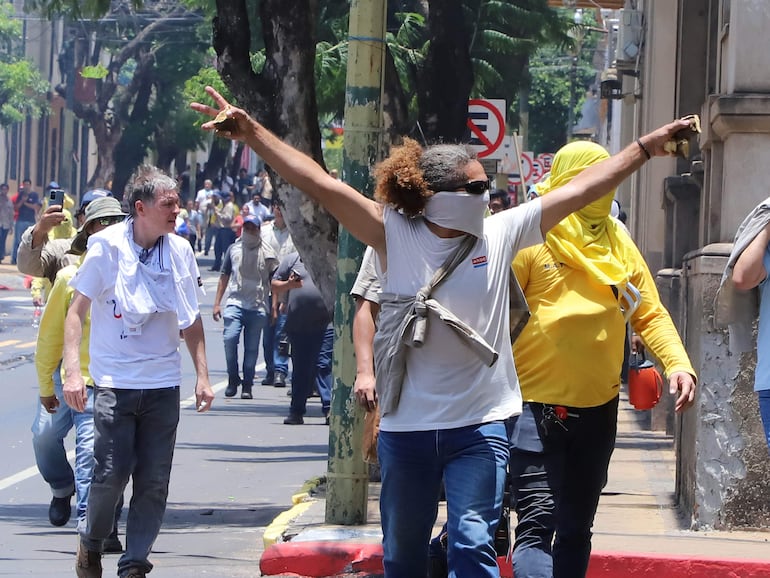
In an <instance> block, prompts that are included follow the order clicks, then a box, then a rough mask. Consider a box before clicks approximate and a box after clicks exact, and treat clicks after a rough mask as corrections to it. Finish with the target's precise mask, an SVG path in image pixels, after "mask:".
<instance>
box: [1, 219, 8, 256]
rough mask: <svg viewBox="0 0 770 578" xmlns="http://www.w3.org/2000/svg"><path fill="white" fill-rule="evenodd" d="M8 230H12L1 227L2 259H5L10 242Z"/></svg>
mask: <svg viewBox="0 0 770 578" xmlns="http://www.w3.org/2000/svg"><path fill="white" fill-rule="evenodd" d="M8 231H10V229H3V228H2V227H0V261H2V260H3V259H5V247H6V244H7V243H8Z"/></svg>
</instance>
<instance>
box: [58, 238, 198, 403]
mask: <svg viewBox="0 0 770 578" xmlns="http://www.w3.org/2000/svg"><path fill="white" fill-rule="evenodd" d="M100 234H101V233H96V235H100ZM168 238H169V241H170V242H171V250H174V251H177V252H178V253H180V254H181V256H182V258H183V259H184V262H185V263H186V264H187V266H188V270H189V271H190V273H191V275H192V276H193V279H199V278H200V273H199V271H198V265H197V263H196V262H195V255H194V254H193V252H192V248H191V247H190V243H188V242H187V241H184V240H183V239H181V238H178V237H175V236H174V235H169V236H168ZM177 240H179V241H180V242H179V243H177V242H176V241H177ZM135 247H136V246H135ZM117 257H118V250H117V247H114V246H110V245H107V244H103V243H95V244H92V245H91V246H90V247H89V249H88V253H86V257H85V259H84V260H83V264H82V265H81V267H80V269H78V271H77V273H76V274H75V276H74V277H73V279H72V281H70V285H71V286H72V287H74V288H75V289H76V290H77V291H80V292H81V293H82V294H83V295H85V296H86V297H88V298H89V299H90V300H91V338H90V348H89V355H90V358H91V362H90V364H89V366H88V368H89V372H90V373H91V377H92V378H93V380H94V383H95V384H96V385H98V386H101V387H114V388H119V389H159V388H163V387H174V386H178V385H180V382H181V381H182V371H181V357H180V354H179V326H178V319H177V314H176V312H173V311H172V312H164V313H154V314H152V315H151V316H150V318H149V319H148V320H147V322H146V323H144V325H142V330H141V334H138V335H131V334H129V333H127V332H126V331H125V326H124V323H123V320H122V318H121V316H122V314H121V311H120V307H119V305H118V302H117V300H116V299H115V280H116V279H117V277H118V260H117ZM146 264H147V265H148V266H151V267H153V268H155V269H157V270H159V269H161V267H163V266H164V265H163V264H161V259H160V251H158V250H155V251H152V252H151V253H150V256H149V258H148V260H147V261H146ZM165 266H168V265H167V264H166V265H165Z"/></svg>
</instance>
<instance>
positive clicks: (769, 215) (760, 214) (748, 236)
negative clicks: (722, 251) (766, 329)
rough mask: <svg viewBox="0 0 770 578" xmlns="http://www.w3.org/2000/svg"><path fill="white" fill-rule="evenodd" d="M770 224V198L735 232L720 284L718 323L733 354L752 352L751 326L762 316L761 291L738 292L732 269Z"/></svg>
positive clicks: (716, 306)
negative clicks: (726, 335) (727, 338)
mask: <svg viewBox="0 0 770 578" xmlns="http://www.w3.org/2000/svg"><path fill="white" fill-rule="evenodd" d="M768 223H770V197H768V198H766V199H765V200H764V201H762V202H761V203H759V204H758V205H757V206H756V207H754V210H753V211H751V213H749V214H748V216H747V217H746V218H745V219H744V220H743V222H742V223H741V224H740V226H739V227H738V231H737V232H736V233H735V239H734V241H733V249H732V251H731V252H730V257H729V259H728V260H727V265H726V266H725V270H724V272H723V273H722V279H721V281H720V282H719V289H718V290H717V295H716V304H715V308H714V310H715V321H716V324H717V326H719V327H725V326H727V328H728V332H729V343H728V348H729V350H730V352H732V353H743V352H745V351H751V350H752V348H753V342H752V330H751V328H752V324H753V323H754V321H755V320H756V319H757V317H758V316H759V292H758V291H757V289H756V288H754V289H751V290H750V291H739V290H738V289H736V288H735V285H734V284H733V276H732V272H733V267H734V266H735V262H736V261H737V260H738V257H740V255H741V253H743V251H744V250H745V249H746V247H748V246H749V244H750V243H751V242H752V241H753V240H754V238H755V237H756V236H757V235H758V234H759V233H760V231H762V229H764V228H765V227H766V226H767V224H768Z"/></svg>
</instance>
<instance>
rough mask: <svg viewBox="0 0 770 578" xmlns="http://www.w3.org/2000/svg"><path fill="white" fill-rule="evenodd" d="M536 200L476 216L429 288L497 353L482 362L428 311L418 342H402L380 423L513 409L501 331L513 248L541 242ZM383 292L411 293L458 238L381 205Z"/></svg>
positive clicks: (465, 417)
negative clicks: (462, 250)
mask: <svg viewBox="0 0 770 578" xmlns="http://www.w3.org/2000/svg"><path fill="white" fill-rule="evenodd" d="M540 214H541V203H540V201H539V200H537V201H535V202H531V203H527V204H525V205H521V206H519V207H515V208H513V209H509V210H507V211H501V212H500V213H497V214H496V215H492V216H491V217H487V218H486V219H485V220H484V238H483V239H479V240H478V241H477V242H476V245H475V246H474V248H473V249H472V250H471V253H470V255H469V256H468V257H467V258H466V260H465V261H464V262H463V263H461V264H460V265H459V266H458V267H457V268H456V269H455V270H454V271H453V272H452V273H451V274H450V275H449V276H448V277H447V278H446V279H445V280H444V281H443V283H442V284H441V285H439V286H438V288H436V289H435V290H434V291H433V292H432V293H431V297H432V298H435V299H436V300H437V301H438V302H439V303H441V305H443V306H444V307H446V308H447V309H449V310H450V311H451V312H452V313H454V314H455V315H456V316H457V317H458V318H460V319H461V320H463V321H464V322H465V323H467V324H468V325H469V326H470V327H472V328H473V329H475V330H476V331H477V332H478V333H479V334H480V335H481V336H482V337H483V338H484V339H485V340H486V341H487V343H489V344H490V345H491V346H492V347H494V349H495V350H496V351H497V352H498V353H499V354H500V357H499V358H498V360H497V363H495V364H494V365H493V366H492V367H487V366H486V365H484V363H483V362H482V361H481V360H480V359H479V358H478V357H477V356H476V355H475V354H474V353H473V352H472V351H471V349H470V348H469V347H468V346H467V345H465V344H464V343H463V342H462V341H461V340H460V338H459V337H457V336H456V335H455V334H454V333H453V332H452V330H451V329H449V328H448V327H447V326H446V325H445V324H444V323H442V322H441V321H440V320H438V319H436V318H435V317H433V315H431V316H430V318H429V320H428V330H427V334H426V337H425V344H424V345H423V346H422V347H421V348H419V349H415V348H407V358H406V377H405V379H404V384H403V388H402V391H401V398H400V402H399V404H398V408H397V409H396V410H395V411H393V412H391V413H388V414H387V415H384V416H382V421H381V423H380V427H381V429H382V430H383V431H425V430H433V429H452V428H458V427H465V426H469V425H473V424H480V423H486V422H490V421H494V420H501V419H506V418H508V417H510V416H513V415H517V414H519V413H521V391H520V389H519V380H518V377H517V376H516V368H515V367H514V364H513V353H512V351H511V338H510V334H509V313H508V291H509V284H508V283H509V275H510V267H511V261H512V260H513V256H514V255H515V254H516V252H517V251H518V250H519V249H523V248H524V247H528V246H530V245H536V244H538V243H542V242H543V237H542V234H541V232H540ZM385 234H386V244H387V252H388V254H387V260H388V262H387V277H386V279H385V280H384V292H386V293H397V294H400V295H415V294H416V293H417V292H418V291H419V290H420V289H421V288H422V287H423V286H425V285H426V284H427V283H428V282H429V281H430V279H431V277H432V276H433V274H434V272H435V271H436V269H438V268H439V267H440V266H441V265H442V264H443V262H444V261H445V260H446V258H447V257H448V255H449V253H450V252H451V251H453V250H454V249H455V247H456V246H457V245H458V244H459V243H460V242H461V241H462V237H454V238H451V239H444V238H441V237H438V236H436V235H435V234H433V233H432V232H431V231H430V229H428V227H427V225H426V224H425V221H424V220H423V219H422V218H421V217H416V218H411V219H410V218H406V217H404V216H403V215H401V214H399V213H397V212H396V211H394V210H393V209H389V208H386V210H385Z"/></svg>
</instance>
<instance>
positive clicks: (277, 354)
mask: <svg viewBox="0 0 770 578" xmlns="http://www.w3.org/2000/svg"><path fill="white" fill-rule="evenodd" d="M271 299H272V296H271ZM285 325H286V314H285V313H279V314H278V317H277V318H276V320H275V323H273V324H272V325H267V327H265V331H264V332H263V333H262V336H263V337H262V354H263V355H264V357H265V373H266V374H267V375H268V376H273V375H275V372H276V371H280V372H281V373H283V374H284V375H288V374H289V356H288V355H283V354H282V353H281V351H280V350H279V349H278V342H279V341H280V340H281V338H282V337H283V336H284V326H285Z"/></svg>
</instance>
